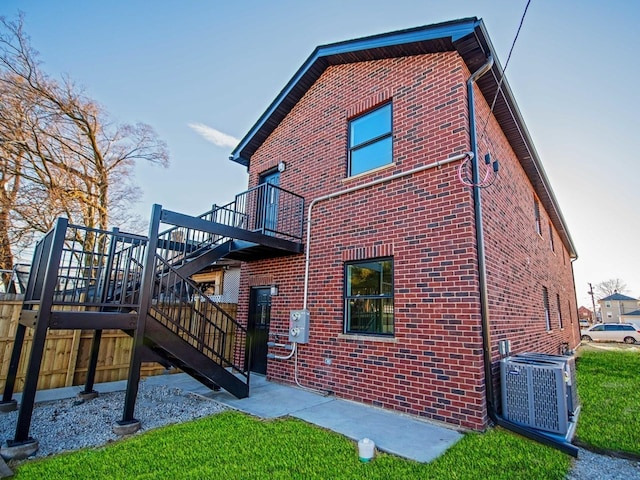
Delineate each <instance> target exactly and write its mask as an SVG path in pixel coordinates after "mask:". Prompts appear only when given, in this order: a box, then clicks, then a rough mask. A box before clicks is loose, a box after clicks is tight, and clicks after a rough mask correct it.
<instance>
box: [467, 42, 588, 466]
mask: <svg viewBox="0 0 640 480" xmlns="http://www.w3.org/2000/svg"><path fill="white" fill-rule="evenodd" d="M492 66H493V56H492V55H491V54H489V56H488V58H487V61H486V63H485V64H484V65H482V66H481V67H480V68H478V70H476V71H475V72H474V73H473V74H472V75H471V76H470V77H469V79H468V80H467V103H468V112H469V139H470V143H471V153H472V156H471V163H472V167H473V172H472V178H473V200H474V202H473V203H474V207H473V208H474V216H475V228H476V250H477V252H478V285H479V288H480V316H481V326H482V352H483V359H484V384H485V395H486V402H487V413H488V415H489V418H490V419H491V420H492V421H493V422H494V423H495V424H496V425H500V426H501V427H503V428H506V429H507V430H510V431H512V432H515V433H517V434H519V435H522V436H524V437H527V438H530V439H532V440H535V441H537V442H540V443H543V444H545V445H548V446H551V447H554V448H556V449H558V450H560V451H562V452H564V453H567V454H569V455H571V456H572V457H576V458H577V457H578V448H577V447H576V446H575V445H572V444H571V443H570V442H569V441H568V440H567V438H564V437H559V436H557V435H551V434H547V433H545V432H542V431H540V430H536V429H532V428H529V427H526V426H523V425H518V424H515V423H513V422H511V421H509V420H507V419H505V418H503V417H501V416H500V415H499V414H498V412H497V409H496V405H495V403H494V398H495V395H494V394H495V391H494V389H493V372H492V369H491V332H490V321H489V291H488V288H487V266H486V257H485V250H484V228H483V225H482V197H481V195H480V187H479V186H478V184H479V183H480V181H481V179H480V163H479V162H478V141H477V138H476V115H475V105H474V94H473V84H474V83H475V82H476V81H477V80H478V79H479V78H480V77H481V76H482V75H484V74H485V73H487V72H488V71H489V70H490V69H491V67H492Z"/></svg>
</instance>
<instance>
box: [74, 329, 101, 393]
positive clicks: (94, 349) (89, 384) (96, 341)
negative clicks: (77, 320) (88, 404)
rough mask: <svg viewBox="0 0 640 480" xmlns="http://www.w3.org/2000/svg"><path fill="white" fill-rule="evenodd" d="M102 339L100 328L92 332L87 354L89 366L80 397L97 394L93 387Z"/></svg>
mask: <svg viewBox="0 0 640 480" xmlns="http://www.w3.org/2000/svg"><path fill="white" fill-rule="evenodd" d="M101 339H102V330H96V331H95V332H93V340H92V341H91V353H90V354H89V367H88V369H87V379H86V381H85V384H84V390H83V391H82V392H80V393H79V394H78V395H79V396H81V397H89V396H95V395H97V394H98V392H96V391H95V390H94V389H93V385H94V382H95V379H96V370H97V368H98V353H99V352H100V340H101Z"/></svg>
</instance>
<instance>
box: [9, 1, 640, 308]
mask: <svg viewBox="0 0 640 480" xmlns="http://www.w3.org/2000/svg"><path fill="white" fill-rule="evenodd" d="M525 4H526V0H503V1H500V0H493V1H480V0H466V1H463V0H457V1H456V0H440V1H427V0H416V1H412V0H393V1H389V0H382V1H380V0H350V1H347V0H330V1H323V2H321V1H313V2H312V1H303V0H297V1H289V0H287V1H278V0H271V1H263V2H258V1H254V0H246V1H240V0H238V1H233V2H231V1H227V2H214V1H205V0H201V1H186V2H176V1H171V2H170V1H163V0H155V1H151V0H148V1H138V0H109V1H105V2H93V1H79V0H56V1H44V0H3V1H2V3H0V14H1V15H7V16H13V15H15V14H16V12H17V11H18V10H22V11H23V12H25V14H26V27H27V31H28V33H29V34H30V36H31V38H32V43H33V46H34V47H35V48H36V49H37V50H39V51H40V54H41V57H40V58H41V60H42V61H43V62H44V67H45V69H46V70H47V71H48V72H49V73H51V74H53V75H54V76H58V75H60V74H62V73H66V74H68V75H70V76H71V77H72V78H73V79H75V80H76V81H77V82H78V83H80V84H82V85H83V86H84V87H85V88H86V89H87V91H88V93H89V94H90V95H91V96H92V97H93V98H95V99H96V100H98V101H99V102H100V103H102V104H103V105H104V107H105V108H106V109H107V110H108V111H109V112H110V114H111V116H112V118H113V119H114V120H116V121H120V122H136V121H142V122H146V123H149V124H151V125H152V126H153V127H154V128H155V129H156V131H157V132H158V133H159V135H160V136H161V137H162V138H163V139H164V140H165V141H166V142H167V143H168V145H169V149H170V152H171V162H172V163H171V167H170V168H169V169H167V170H163V169H160V168H150V167H145V166H141V167H139V168H138V169H137V181H138V183H139V184H140V185H141V186H142V188H143V189H144V197H143V199H142V202H141V203H140V204H139V205H137V207H136V209H137V211H139V212H140V213H142V214H143V215H144V216H148V214H149V212H150V209H151V205H152V204H153V203H160V204H162V205H163V206H164V207H165V208H168V209H171V210H177V211H183V212H185V213H194V214H195V213H200V212H202V211H205V210H207V209H208V208H209V206H210V205H211V204H212V203H217V204H222V203H225V202H227V201H229V200H231V199H232V198H233V195H234V194H235V193H237V192H241V191H243V190H244V189H245V188H246V185H247V177H246V171H245V169H244V168H243V167H241V166H240V165H238V164H235V163H232V162H230V161H229V160H228V156H229V153H230V152H231V150H232V149H233V146H224V145H225V143H224V142H222V144H223V146H217V145H215V144H214V143H211V142H210V141H207V140H206V139H205V138H204V137H203V136H202V135H200V134H199V133H198V132H197V131H196V130H195V129H194V128H193V127H190V126H189V125H194V124H201V125H202V126H205V127H208V128H211V129H215V130H217V131H219V132H222V133H224V134H226V135H229V136H231V137H235V139H239V138H242V137H243V136H244V135H245V133H246V132H247V131H248V130H249V129H250V128H251V126H252V125H253V124H254V123H255V121H256V120H257V119H258V117H259V116H260V115H261V114H262V113H263V112H264V110H265V109H266V107H267V106H268V105H269V104H270V103H271V101H272V100H273V99H274V98H275V96H276V95H277V94H278V93H279V92H280V90H281V89H282V87H283V86H284V85H285V83H286V82H287V81H288V80H289V79H290V78H291V76H292V75H293V74H294V72H295V71H296V70H297V69H298V68H299V66H300V65H301V64H302V62H304V60H305V59H306V58H307V57H308V56H309V54H310V53H311V52H312V51H313V49H314V48H315V47H316V46H317V45H321V44H326V43H331V42H336V41H341V40H347V39H351V38H357V37H360V36H365V35H372V34H377V33H383V32H388V31H392V30H397V29H403V28H410V27H415V26H418V25H425V24H430V23H435V22H440V21H446V20H452V19H456V18H462V17H470V16H477V17H481V18H483V19H484V21H485V24H486V26H487V28H488V31H489V35H490V36H491V39H492V42H493V44H494V46H495V48H496V50H497V52H498V55H499V58H500V61H501V63H502V64H503V65H504V63H505V61H506V57H507V54H508V51H509V47H510V45H511V42H512V40H513V37H514V35H515V32H516V29H517V26H518V22H519V20H520V16H521V14H522V12H523V10H524V6H525ZM638 18H640V2H635V1H634V2H630V1H628V0H627V1H625V0H609V1H607V2H603V1H601V0H600V1H595V0H564V1H561V2H558V1H554V0H532V2H531V6H530V7H529V12H528V13H527V17H526V19H525V22H524V26H523V29H522V31H521V33H520V37H519V39H518V43H517V44H516V48H515V50H514V54H513V57H512V59H511V62H510V64H509V66H508V69H507V79H508V81H509V84H510V86H511V88H512V90H513V92H514V94H515V96H516V99H517V102H518V105H519V107H520V110H521V111H522V114H523V116H524V118H525V121H526V123H527V126H528V128H529V131H530V133H531V135H532V137H533V140H534V142H535V145H536V148H537V150H538V153H539V154H540V156H541V158H542V161H543V163H544V166H545V169H546V171H547V175H548V176H549V179H550V181H551V184H552V186H553V189H554V191H555V194H556V196H557V198H558V200H559V203H560V206H561V208H562V210H563V213H564V216H565V218H566V220H567V223H568V225H569V228H570V232H571V235H572V237H573V239H574V242H575V244H576V246H577V249H578V254H579V256H580V258H579V259H578V260H577V261H576V262H575V264H574V269H575V280H576V291H577V296H578V303H579V304H585V305H589V304H590V301H589V297H588V296H587V295H586V294H585V293H586V291H587V289H588V287H587V282H592V283H594V284H595V283H598V282H600V281H602V280H607V279H609V278H615V277H618V278H621V279H622V280H624V281H625V282H626V283H627V284H628V286H629V288H630V291H629V292H628V293H629V294H631V295H633V296H636V297H640V248H638V243H639V242H640V221H639V220H638V209H639V206H640V188H639V184H638V182H639V181H640V175H639V174H640V161H639V160H638V158H637V156H638V153H637V152H638V148H637V147H636V145H635V144H634V143H633V142H634V139H635V138H637V135H638V134H637V132H636V128H637V124H638V122H637V121H636V114H637V112H640V96H639V95H638V87H637V85H636V83H637V82H638V81H639V80H638V79H640V68H639V65H640V62H638V61H637V54H638V51H639V50H640V33H639V31H638V29H637V19H638ZM231 143H233V140H231V141H230V142H229V141H227V144H229V145H230V144H231Z"/></svg>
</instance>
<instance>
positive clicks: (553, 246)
mask: <svg viewBox="0 0 640 480" xmlns="http://www.w3.org/2000/svg"><path fill="white" fill-rule="evenodd" d="M549 244H550V245H551V251H552V252H555V251H556V246H555V244H554V243H553V227H552V226H551V222H549Z"/></svg>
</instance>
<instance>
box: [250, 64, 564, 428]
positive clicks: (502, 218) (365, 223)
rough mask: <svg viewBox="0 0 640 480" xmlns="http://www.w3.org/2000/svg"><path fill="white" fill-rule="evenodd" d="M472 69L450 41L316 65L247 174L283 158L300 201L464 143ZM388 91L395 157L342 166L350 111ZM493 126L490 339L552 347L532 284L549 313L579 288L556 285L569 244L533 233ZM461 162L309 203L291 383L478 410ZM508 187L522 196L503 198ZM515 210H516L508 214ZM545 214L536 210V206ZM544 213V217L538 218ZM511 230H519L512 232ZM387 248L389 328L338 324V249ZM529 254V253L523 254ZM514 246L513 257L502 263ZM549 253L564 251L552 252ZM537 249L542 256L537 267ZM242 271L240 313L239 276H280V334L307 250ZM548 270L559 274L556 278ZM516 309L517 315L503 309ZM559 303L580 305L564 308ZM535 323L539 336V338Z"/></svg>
mask: <svg viewBox="0 0 640 480" xmlns="http://www.w3.org/2000/svg"><path fill="white" fill-rule="evenodd" d="M468 75H469V72H468V71H467V69H466V67H465V66H464V64H463V63H462V62H461V60H460V59H459V57H458V56H457V54H455V53H440V54H434V55H425V56H417V57H407V58H397V59H390V60H380V61H372V62H363V63H359V64H352V65H341V66H333V67H330V68H328V69H327V70H326V71H325V73H324V74H323V75H322V76H321V77H320V78H319V80H318V81H317V82H316V83H315V84H314V85H313V86H312V87H311V88H310V89H309V91H308V92H307V94H306V95H305V96H304V97H303V98H302V100H301V101H300V102H299V103H298V104H297V105H296V106H295V107H294V109H293V110H292V111H291V113H290V114H289V115H288V116H287V117H286V118H285V119H284V120H283V122H282V123H281V124H280V125H279V126H278V128H277V129H276V130H275V131H274V132H273V133H272V134H271V136H270V137H269V138H268V139H267V141H266V142H265V143H264V144H263V145H262V147H261V148H260V149H259V150H258V151H257V152H256V154H255V155H254V156H253V157H252V159H251V166H250V185H255V184H256V183H257V181H258V177H259V175H260V174H261V173H263V172H265V171H267V170H269V169H270V168H273V167H275V166H276V165H277V164H278V162H280V161H285V162H286V164H287V169H286V171H285V172H283V173H282V174H281V182H280V183H281V186H282V187H283V188H285V189H288V190H291V191H293V192H295V193H298V194H301V195H303V196H304V197H305V200H306V204H307V205H308V204H309V202H310V201H311V200H312V199H314V198H317V197H319V196H321V195H325V194H328V193H332V192H336V191H339V190H343V189H345V188H349V187H352V186H354V185H358V184H362V183H365V182H368V181H370V180H372V179H374V178H382V177H385V176H388V175H391V174H393V173H397V172H400V171H406V170H408V169H411V168H414V167H417V166H420V165H426V164H428V163H431V162H434V161H436V160H441V159H443V158H446V157H448V156H451V155H453V154H455V153H460V152H464V151H467V150H468V149H469V137H468V123H467V122H468V121H467V106H466V91H465V82H466V79H467V78H468ZM389 99H391V100H392V101H393V128H394V164H393V165H391V166H389V167H386V168H383V169H381V170H378V171H376V172H372V173H369V174H363V175H361V176H358V177H355V178H352V179H347V178H346V171H347V138H348V134H347V126H348V119H349V118H351V117H353V116H355V115H357V114H359V113H361V112H364V111H366V110H367V109H369V108H371V107H374V106H376V105H379V104H380V103H382V102H384V101H386V100H389ZM483 107H484V109H483ZM478 108H479V112H480V114H482V115H484V112H486V111H487V110H486V104H484V101H479V105H478ZM490 127H491V130H490V132H491V134H492V135H494V134H495V135H497V137H498V140H496V142H498V143H499V144H500V148H501V149H502V150H504V151H506V152H508V154H505V155H504V156H505V160H502V158H501V160H502V161H503V162H504V164H505V165H504V166H503V168H502V169H501V172H500V179H499V180H498V182H496V185H495V186H494V187H492V189H489V190H487V191H486V192H483V199H486V200H485V204H486V212H487V215H496V218H495V219H491V220H487V221H486V223H485V228H486V236H487V253H488V257H491V258H488V262H489V276H490V292H491V293H490V301H491V311H492V319H493V318H495V327H493V329H492V330H493V331H492V334H493V339H492V340H493V342H492V350H493V351H494V352H497V348H495V345H497V343H496V342H497V340H498V339H500V338H503V337H505V338H509V339H511V340H512V341H513V342H514V346H518V347H520V346H524V345H525V342H527V346H530V348H527V349H528V350H534V349H535V350H541V351H554V352H555V351H557V346H555V345H551V344H550V342H551V340H553V341H557V340H558V339H559V338H560V335H561V334H560V333H559V332H557V331H556V330H557V329H555V328H554V330H553V331H552V333H551V334H547V333H544V334H543V335H539V333H540V332H539V331H537V330H536V329H537V328H538V327H539V318H538V317H540V315H541V312H540V307H541V305H542V301H541V298H542V297H541V296H542V292H541V287H540V285H542V284H543V282H545V281H546V282H547V283H548V285H547V284H545V285H547V287H548V289H549V293H550V303H551V306H552V307H551V308H552V318H555V317H554V312H555V310H554V305H555V293H556V290H558V291H560V292H561V298H562V299H564V300H565V301H569V302H572V308H574V309H575V297H572V298H570V296H569V294H568V293H566V292H565V291H566V290H567V289H568V288H569V287H568V285H569V283H568V281H567V279H569V278H572V277H571V275H570V265H569V262H568V260H566V262H567V265H568V266H567V265H563V264H562V255H565V256H566V252H564V251H562V247H561V243H560V241H559V239H558V238H557V237H556V250H557V253H556V254H555V256H551V255H550V254H548V252H545V250H544V246H545V245H548V241H547V239H546V238H542V239H540V238H539V237H538V236H537V234H535V231H534V230H533V223H532V222H533V219H532V218H528V217H529V216H531V215H532V210H533V197H532V195H533V194H532V190H531V187H530V185H529V184H528V182H527V180H526V177H525V176H524V173H523V171H522V169H519V167H518V165H517V164H516V162H515V161H511V162H510V161H509V160H508V155H509V154H510V155H512V153H510V150H509V149H508V145H506V143H505V141H504V139H503V138H502V137H501V136H500V135H499V132H495V131H494V130H495V128H496V127H495V125H494V124H493V123H490ZM502 150H501V151H500V154H502V153H503V152H502ZM511 163H513V165H511ZM457 167H458V163H457V162H456V163H453V164H450V165H447V166H445V167H441V168H438V169H432V170H428V171H426V172H422V173H419V174H416V175H413V176H410V177H405V178H402V179H399V180H395V181H392V182H389V183H385V184H382V185H379V186H376V187H371V188H368V189H365V190H360V191H358V192H353V193H350V194H347V195H344V196H341V197H338V198H334V199H331V200H328V201H324V202H321V203H319V204H318V205H317V206H316V207H315V209H314V213H313V227H312V242H311V245H310V252H311V264H310V282H309V303H308V308H309V310H310V312H311V328H310V342H309V344H307V345H302V346H300V350H299V358H298V366H299V374H298V378H299V380H300V382H301V383H302V384H303V385H306V386H309V387H313V388H317V389H321V390H330V391H332V392H334V393H335V394H337V395H338V396H341V397H344V398H348V399H353V400H358V401H362V402H365V403H370V404H373V405H378V406H383V407H385V408H392V409H395V410H399V411H402V412H407V413H411V414H416V415H421V416H426V417H429V418H433V419H436V420H442V421H446V422H449V423H452V424H455V425H460V426H463V427H467V428H476V429H479V428H483V427H485V426H486V423H487V415H486V408H485V399H484V383H483V377H484V375H483V360H482V340H481V327H480V306H479V293H478V281H477V258H476V250H475V232H474V214H473V199H472V195H471V190H470V189H469V188H468V187H464V186H462V185H461V184H460V183H459V182H458V180H457V176H456V169H457ZM505 179H506V180H508V181H504V180H505ZM494 191H495V192H497V193H496V194H494V193H493V192H494ZM514 191H515V192H517V195H518V198H522V202H523V203H522V206H521V207H520V209H521V210H522V211H521V212H519V211H516V209H505V208H504V207H505V206H506V205H509V202H511V201H512V200H511V199H510V196H511V195H512V193H513V192H514ZM527 192H528V195H529V199H530V202H529V204H528V205H526V201H525V198H526V196H527ZM514 213H517V219H516V220H512V218H511V217H512V215H513V214H514ZM543 216H544V217H545V218H544V219H543V222H545V221H546V213H545V214H543ZM529 227H530V228H529ZM545 228H546V223H543V233H544V232H545V231H546V230H544V229H545ZM513 229H515V230H513ZM512 235H516V236H512ZM518 235H519V236H523V238H524V240H523V242H524V244H523V245H515V242H514V241H513V238H517V236H518ZM543 237H544V236H543ZM561 251H562V253H561ZM518 252H522V253H521V254H518ZM388 255H391V256H393V258H394V273H395V275H394V282H395V285H394V292H395V300H394V302H395V336H394V338H393V339H391V340H381V339H376V338H375V337H363V336H358V337H354V336H349V335H344V334H342V332H343V321H344V320H343V319H344V311H343V309H344V301H343V291H344V280H343V276H344V262H345V261H349V260H353V259H360V258H373V257H376V256H388ZM527 256H528V257H531V258H532V259H533V260H535V261H536V262H538V264H540V265H539V267H538V268H534V269H531V268H528V269H527V268H525V267H524V265H521V260H522V259H523V258H525V257H527ZM511 258H515V259H519V260H518V262H516V263H515V264H514V265H513V266H511V265H510V264H511ZM553 258H557V259H559V260H560V264H559V265H557V263H558V262H556V263H555V264H553V265H552V260H553ZM542 261H544V266H548V267H549V268H551V267H553V272H549V270H544V266H543V265H542ZM531 272H534V273H531ZM544 272H546V273H544ZM567 272H569V273H567ZM242 273H243V275H242V281H241V291H240V304H239V310H238V318H239V319H240V320H241V321H242V320H243V319H245V320H246V318H247V314H248V305H247V303H248V299H249V289H250V287H251V286H257V285H268V284H270V283H277V284H278V285H279V290H280V291H279V295H278V296H276V297H273V299H272V311H271V313H272V322H271V333H272V334H282V335H284V336H285V338H282V337H281V340H284V339H286V331H287V326H288V316H289V310H291V309H300V308H302V303H303V298H302V295H303V277H304V256H303V255H299V256H294V257H287V258H281V259H272V260H265V261H260V262H253V263H249V264H244V265H243V270H242ZM525 273H526V274H525ZM557 274H560V276H561V277H562V279H561V280H559V281H556V280H552V279H555V275H557ZM534 280H535V281H534ZM512 283H516V284H517V285H516V289H514V292H513V293H509V294H506V293H505V292H504V291H503V290H504V289H505V287H510V286H511V284H512ZM571 285H572V283H571ZM562 288H564V290H562ZM514 309H517V310H518V313H517V318H518V319H519V323H512V319H513V318H514V315H513V314H512V310H514ZM568 310H569V308H568V306H563V309H562V311H563V315H564V318H565V325H566V327H565V331H564V332H562V334H564V335H566V333H567V332H568V331H570V328H569V325H570V315H569V311H568ZM494 312H495V313H494ZM534 318H538V319H537V320H534ZM571 318H572V319H573V321H574V322H575V321H576V315H575V313H573V314H572V316H571ZM543 323H544V321H543ZM531 326H534V327H533V330H532V328H530V327H531ZM524 327H526V328H524ZM534 331H535V334H534ZM537 337H542V339H543V344H542V345H540V342H539V341H537V340H536V338H537ZM274 353H280V354H283V353H285V352H282V351H279V352H278V351H276V350H274ZM268 374H269V376H270V377H271V378H274V379H277V380H280V381H287V382H293V361H279V360H270V362H269V367H268Z"/></svg>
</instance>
